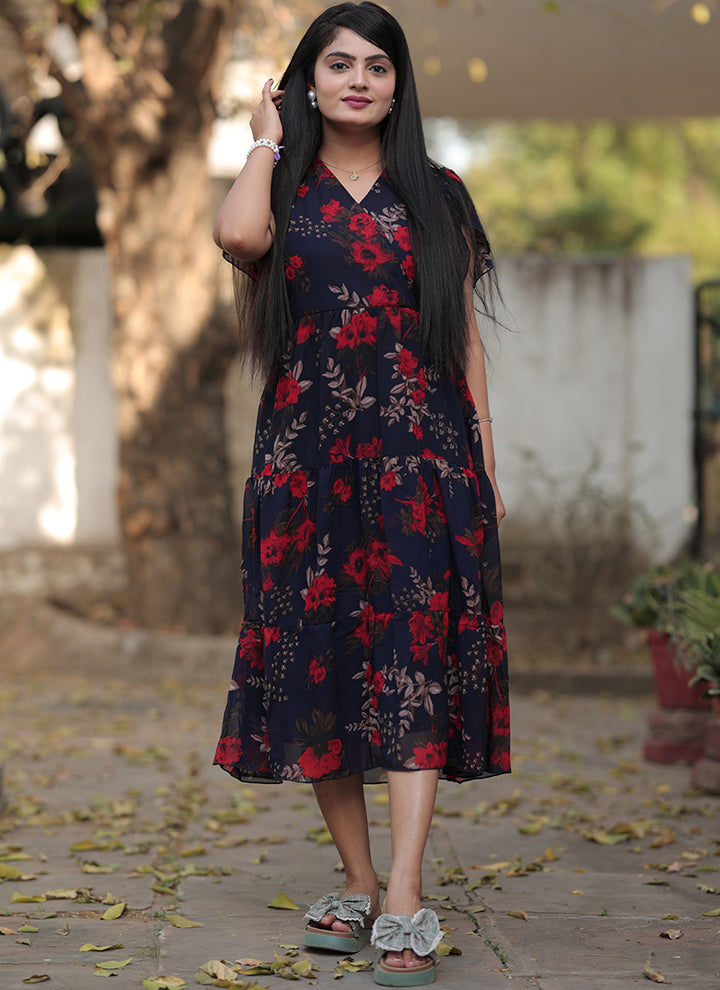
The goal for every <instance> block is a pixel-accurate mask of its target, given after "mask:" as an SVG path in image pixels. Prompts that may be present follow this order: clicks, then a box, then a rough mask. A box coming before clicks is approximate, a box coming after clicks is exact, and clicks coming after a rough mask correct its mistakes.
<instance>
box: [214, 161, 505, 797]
mask: <svg viewBox="0 0 720 990" xmlns="http://www.w3.org/2000/svg"><path fill="white" fill-rule="evenodd" d="M438 182H439V184H440V185H441V187H442V189H443V192H444V194H445V195H448V196H449V197H452V196H457V195H458V192H457V190H458V189H459V188H460V186H459V183H460V180H459V179H458V178H457V176H455V175H454V173H452V172H449V171H447V172H440V173H438ZM453 187H454V188H453ZM476 221H477V229H476V238H477V244H478V259H479V265H480V267H479V269H478V274H481V273H482V271H483V270H487V269H488V268H489V267H491V262H490V261H489V255H488V252H487V241H486V240H485V237H484V234H483V232H482V227H481V226H480V221H479V220H478V219H477V218H476ZM286 277H287V284H288V290H289V295H290V303H291V307H292V312H293V316H294V321H295V340H294V344H293V346H292V348H291V351H290V353H289V354H288V355H287V357H286V359H285V361H284V362H283V365H282V367H281V369H280V370H279V371H278V372H277V373H276V374H274V375H273V376H271V378H270V379H269V380H268V382H267V384H266V387H265V390H264V392H263V395H262V399H261V402H260V409H259V414H258V420H257V429H256V436H255V448H254V456H253V467H252V475H251V477H250V479H249V480H248V482H247V486H246V489H245V509H244V522H243V580H244V598H245V616H244V621H243V623H242V629H241V632H240V639H239V643H238V647H237V653H236V657H235V666H234V670H233V676H232V682H231V688H230V692H229V695H228V701H227V707H226V709H225V716H224V720H223V726H222V734H221V738H220V742H219V743H218V747H217V752H216V755H215V763H216V764H219V765H220V766H221V767H222V768H223V769H224V770H227V771H228V772H229V773H231V774H232V775H233V776H235V777H238V778H240V779H242V780H256V781H279V780H296V781H316V780H322V779H333V778H338V777H345V776H348V775H350V774H355V773H358V772H363V773H364V775H365V780H366V781H374V780H379V779H382V778H383V776H384V771H385V770H414V769H420V768H438V769H439V770H440V772H441V774H442V776H444V777H446V778H448V779H450V780H457V781H462V780H467V779H472V778H477V777H486V776H490V775H494V774H499V773H506V772H508V771H509V769H510V729H509V709H508V696H507V661H506V648H505V631H504V625H503V610H502V600H501V588H500V560H499V553H498V541H497V522H496V517H495V503H494V496H493V491H492V487H491V485H490V481H489V479H488V477H487V475H486V474H485V471H484V469H483V456H482V446H481V441H480V428H479V425H478V421H477V414H476V412H475V408H474V406H473V402H472V398H471V396H470V393H469V390H468V387H467V384H466V383H465V381H464V380H463V379H460V380H457V379H454V378H453V376H452V375H450V374H449V373H447V372H439V371H438V370H436V369H435V368H433V367H430V366H428V365H426V364H424V363H423V359H422V354H421V350H420V345H419V339H418V302H417V297H416V294H415V291H414V279H415V267H414V261H413V255H412V251H411V243H410V235H409V231H408V226H407V217H406V211H405V207H404V205H403V203H402V202H401V201H400V200H399V199H398V196H397V194H396V193H395V192H394V191H393V189H392V187H391V186H390V184H389V182H388V181H387V180H386V178H385V177H384V176H381V177H380V178H379V179H378V180H377V182H376V183H375V185H374V186H373V188H372V189H371V190H370V191H369V192H368V194H367V196H365V198H364V199H363V200H362V201H361V202H360V203H357V202H356V201H355V200H354V199H353V197H352V196H351V195H350V193H349V192H348V191H347V190H346V189H345V188H344V187H343V185H342V184H341V183H340V182H338V180H337V179H336V178H335V176H334V175H333V174H332V173H331V172H330V171H329V170H328V169H327V167H326V166H325V165H324V164H323V163H322V162H320V161H316V162H315V163H314V164H313V166H312V167H311V169H310V171H309V172H308V175H307V176H306V179H305V181H304V183H303V184H302V185H301V186H300V188H299V189H298V190H297V196H296V199H295V202H294V205H293V209H292V214H291V219H290V224H289V228H288V234H287V240H286Z"/></svg>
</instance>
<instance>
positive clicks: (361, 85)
mask: <svg viewBox="0 0 720 990" xmlns="http://www.w3.org/2000/svg"><path fill="white" fill-rule="evenodd" d="M350 85H351V86H352V87H353V89H367V79H366V69H365V66H364V65H360V64H359V63H358V64H356V65H355V67H354V69H353V74H352V79H351V80H350Z"/></svg>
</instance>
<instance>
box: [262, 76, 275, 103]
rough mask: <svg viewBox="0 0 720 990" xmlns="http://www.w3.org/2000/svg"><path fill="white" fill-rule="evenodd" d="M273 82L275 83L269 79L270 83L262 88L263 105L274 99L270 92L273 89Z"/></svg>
mask: <svg viewBox="0 0 720 990" xmlns="http://www.w3.org/2000/svg"><path fill="white" fill-rule="evenodd" d="M273 82H274V80H273V79H268V81H267V82H266V83H265V85H264V86H263V88H262V102H263V103H268V102H270V100H271V99H272V97H271V95H270V90H271V89H272V87H273Z"/></svg>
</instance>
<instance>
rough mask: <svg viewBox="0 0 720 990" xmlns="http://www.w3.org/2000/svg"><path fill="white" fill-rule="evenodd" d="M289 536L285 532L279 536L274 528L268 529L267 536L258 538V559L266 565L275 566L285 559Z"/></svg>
mask: <svg viewBox="0 0 720 990" xmlns="http://www.w3.org/2000/svg"><path fill="white" fill-rule="evenodd" d="M289 542H290V541H289V538H288V536H287V534H286V533H283V534H282V536H280V535H279V534H278V533H276V532H275V530H270V532H269V533H268V535H267V536H262V537H261V538H260V561H261V563H263V564H265V565H266V566H268V567H276V566H277V565H278V564H281V563H282V562H283V560H284V559H285V555H286V553H287V549H288V545H289Z"/></svg>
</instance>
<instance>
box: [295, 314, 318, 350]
mask: <svg viewBox="0 0 720 990" xmlns="http://www.w3.org/2000/svg"><path fill="white" fill-rule="evenodd" d="M314 332H315V320H313V318H312V316H303V318H302V319H301V320H300V322H299V323H298V326H297V330H296V331H295V340H296V341H297V342H298V344H304V343H305V341H306V340H309V339H310V338H311V337H312V335H313V333H314Z"/></svg>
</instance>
